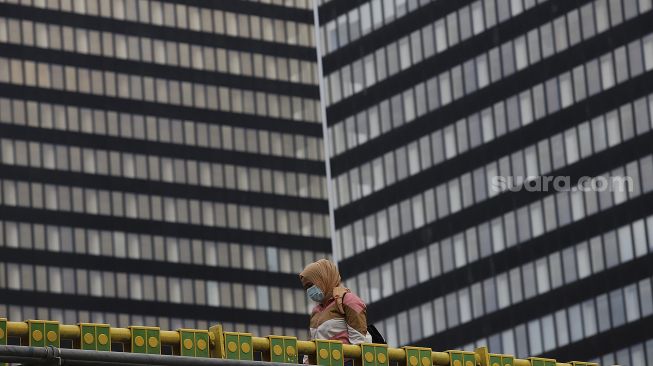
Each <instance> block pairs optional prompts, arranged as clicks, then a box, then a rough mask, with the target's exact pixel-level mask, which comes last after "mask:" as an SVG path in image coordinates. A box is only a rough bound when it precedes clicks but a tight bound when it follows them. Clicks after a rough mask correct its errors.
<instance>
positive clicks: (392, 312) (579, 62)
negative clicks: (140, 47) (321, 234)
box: [318, 0, 653, 365]
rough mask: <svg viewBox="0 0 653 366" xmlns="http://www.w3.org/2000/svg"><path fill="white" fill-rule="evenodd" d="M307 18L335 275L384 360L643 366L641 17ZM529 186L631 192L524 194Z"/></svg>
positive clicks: (645, 32)
mask: <svg viewBox="0 0 653 366" xmlns="http://www.w3.org/2000/svg"><path fill="white" fill-rule="evenodd" d="M318 18H319V19H318V21H319V27H320V29H319V34H320V36H319V38H320V39H319V47H318V48H319V50H320V57H321V73H322V75H323V81H324V82H323V95H324V102H325V103H324V104H325V115H326V121H325V123H326V124H327V125H328V135H327V136H326V137H327V139H326V140H327V146H328V149H329V156H328V159H329V167H330V169H329V170H330V185H331V186H332V187H333V193H334V196H333V197H332V198H333V202H332V205H333V211H334V222H335V231H334V234H333V236H334V241H335V247H334V248H335V250H334V258H336V259H337V260H338V263H339V267H340V269H341V272H342V274H343V277H344V278H345V282H346V285H348V287H350V288H352V289H353V290H354V291H356V292H358V293H359V294H360V295H361V297H362V298H363V299H364V300H367V301H368V302H369V304H370V306H369V309H368V310H369V311H368V312H369V316H370V319H371V320H373V321H374V322H375V324H376V325H377V327H378V328H379V329H380V330H381V333H382V334H384V335H386V337H387V338H386V339H388V340H389V343H390V344H391V345H394V346H397V345H406V344H420V345H424V346H429V347H433V348H434V349H438V350H442V349H459V348H465V349H473V348H474V347H476V346H480V345H488V346H489V348H490V350H493V352H505V353H509V354H516V355H517V356H520V357H526V356H536V355H540V356H544V357H547V356H549V357H552V358H557V359H562V360H568V359H581V360H583V359H584V360H600V361H601V363H602V364H612V363H619V364H621V365H643V364H651V363H653V341H652V337H651V332H650V329H651V325H652V324H653V316H652V314H653V306H652V304H653V299H652V295H651V276H653V269H652V268H653V266H651V264H652V263H653V254H652V250H653V204H652V203H653V193H652V192H651V191H652V190H653V183H652V182H653V156H652V155H653V147H652V146H651V144H650V142H651V141H653V140H651V139H652V138H653V132H651V129H652V126H653V125H652V123H653V120H652V118H651V117H652V112H653V94H652V93H653V83H652V81H653V73H652V72H651V70H652V69H653V28H652V27H651V24H652V23H651V21H653V12H652V11H651V1H650V0H588V1H585V0H581V1H568V0H537V1H536V0H464V1H447V0H434V1H425V0H419V1H418V0H370V1H349V0H331V1H321V2H320V4H319V17H318ZM540 175H542V176H550V177H552V178H553V177H569V180H570V182H571V183H573V182H576V180H577V179H579V178H580V177H582V176H589V177H597V176H598V177H604V178H606V179H602V178H601V179H597V180H595V181H594V182H597V181H599V180H601V181H603V180H605V181H608V182H612V181H611V180H608V179H607V178H610V177H623V178H624V179H626V178H630V179H632V181H628V180H626V182H627V183H628V186H627V188H630V189H619V188H618V187H617V186H618V185H615V187H616V188H615V189H608V190H601V189H598V187H600V186H596V187H595V188H597V189H594V190H591V189H590V190H587V191H585V190H576V191H570V190H565V189H561V190H560V191H554V189H553V188H555V187H552V188H550V189H549V190H548V191H547V190H545V189H539V190H537V189H530V188H529V189H526V188H523V186H522V185H520V184H519V182H520V181H519V180H518V179H519V177H535V176H540ZM495 177H506V178H510V177H515V181H516V182H517V186H516V188H515V189H514V190H501V189H499V188H501V187H500V186H498V185H497V184H496V183H498V182H499V181H498V180H496V179H498V178H495ZM623 182H624V181H622V183H623ZM526 185H527V187H532V186H536V183H533V182H532V181H529V182H527V183H526ZM519 187H522V188H523V189H521V190H519V189H518V188H519ZM563 188H564V187H563ZM647 342H648V343H647Z"/></svg>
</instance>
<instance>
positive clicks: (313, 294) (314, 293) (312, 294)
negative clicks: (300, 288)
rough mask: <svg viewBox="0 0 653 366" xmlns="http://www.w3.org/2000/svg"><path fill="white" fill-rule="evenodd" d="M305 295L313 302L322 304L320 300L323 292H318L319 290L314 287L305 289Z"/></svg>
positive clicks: (322, 298) (322, 297)
mask: <svg viewBox="0 0 653 366" xmlns="http://www.w3.org/2000/svg"><path fill="white" fill-rule="evenodd" d="M306 294H307V295H308V298H309V299H311V300H313V301H315V302H322V300H324V292H322V290H320V288H319V287H317V286H315V285H313V286H311V287H309V288H308V289H306Z"/></svg>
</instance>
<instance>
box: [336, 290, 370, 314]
mask: <svg viewBox="0 0 653 366" xmlns="http://www.w3.org/2000/svg"><path fill="white" fill-rule="evenodd" d="M342 304H343V305H346V306H348V307H350V308H352V309H354V310H356V311H357V312H359V311H361V310H363V309H365V308H366V307H367V305H366V304H365V301H363V299H361V298H360V297H358V295H356V294H355V293H353V292H348V293H347V294H346V295H345V296H344V297H343V299H342Z"/></svg>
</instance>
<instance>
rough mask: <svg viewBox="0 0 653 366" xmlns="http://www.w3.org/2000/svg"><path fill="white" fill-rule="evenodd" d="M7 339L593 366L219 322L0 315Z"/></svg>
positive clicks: (140, 349) (235, 354)
mask: <svg viewBox="0 0 653 366" xmlns="http://www.w3.org/2000/svg"><path fill="white" fill-rule="evenodd" d="M9 337H15V338H19V339H20V344H21V345H22V346H30V347H53V349H58V348H59V347H60V344H61V340H68V341H72V345H73V347H74V348H76V349H78V350H88V351H111V345H112V343H113V344H115V343H119V344H122V346H123V347H122V348H123V349H124V351H125V352H130V353H136V354H149V355H160V354H161V347H162V346H168V347H170V348H171V349H172V353H173V354H174V355H176V356H186V357H194V358H217V359H227V360H245V361H253V360H254V359H255V357H254V355H255V354H259V355H260V359H261V360H263V361H268V362H275V363H294V364H297V363H300V362H301V361H302V360H301V359H300V358H299V356H300V355H306V356H308V360H309V362H310V364H312V365H320V366H343V365H344V361H345V359H352V360H354V362H355V364H356V366H389V364H390V362H392V363H398V364H399V365H401V366H433V365H441V366H447V365H451V366H598V364H595V363H588V362H579V361H570V362H567V363H559V362H556V360H553V359H545V358H538V357H530V358H528V359H518V358H515V357H514V356H512V355H504V354H494V353H489V352H488V350H487V348H486V347H481V348H478V349H476V351H475V352H469V351H456V350H450V351H446V352H434V351H432V350H431V349H430V348H424V347H410V346H406V347H402V348H391V347H388V346H387V345H385V344H369V343H364V344H361V345H349V344H342V343H341V342H339V341H328V340H313V341H301V340H297V338H295V337H287V336H275V335H270V336H267V337H255V336H252V334H250V333H238V332H225V331H223V329H222V326H221V325H215V326H212V327H211V328H209V329H208V330H199V329H177V330H174V331H170V330H161V329H160V328H158V327H144V326H130V327H128V328H113V327H111V326H110V325H108V324H95V323H79V324H77V325H66V324H60V323H59V322H57V321H48V320H27V321H24V322H13V321H8V320H7V319H5V318H0V346H2V345H7V340H8V338H9ZM4 349H7V348H6V347H5V348H4ZM61 351H62V352H63V351H64V349H62V350H61ZM3 357H4V358H3ZM170 357H175V356H170ZM3 360H8V358H7V357H6V355H3V354H1V353H0V361H3ZM198 361H199V360H198Z"/></svg>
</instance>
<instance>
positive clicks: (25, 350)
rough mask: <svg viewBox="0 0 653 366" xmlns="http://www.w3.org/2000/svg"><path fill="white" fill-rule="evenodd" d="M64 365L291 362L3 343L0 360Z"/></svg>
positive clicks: (271, 365)
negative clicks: (4, 344)
mask: <svg viewBox="0 0 653 366" xmlns="http://www.w3.org/2000/svg"><path fill="white" fill-rule="evenodd" d="M19 359H20V362H23V363H38V364H49V363H59V361H60V364H61V365H78V364H79V365H82V364H84V365H87V364H98V363H105V364H115V365H161V366H182V365H198V366H209V365H211V366H288V364H283V363H277V362H262V361H237V360H227V359H220V358H200V357H185V356H169V355H148V354H140V353H128V352H100V351H83V350H77V349H68V348H57V347H52V346H49V347H27V346H0V361H1V362H14V361H12V360H19Z"/></svg>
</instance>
